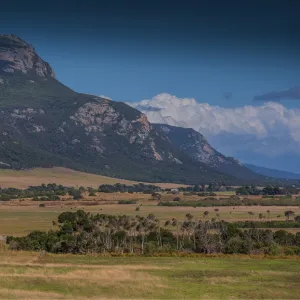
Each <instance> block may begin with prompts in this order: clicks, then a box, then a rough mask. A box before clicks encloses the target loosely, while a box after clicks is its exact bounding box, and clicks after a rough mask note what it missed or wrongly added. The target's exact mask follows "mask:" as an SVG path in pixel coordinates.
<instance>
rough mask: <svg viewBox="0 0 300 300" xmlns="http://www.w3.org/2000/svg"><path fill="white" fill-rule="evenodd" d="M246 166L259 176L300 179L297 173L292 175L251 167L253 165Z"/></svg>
mask: <svg viewBox="0 0 300 300" xmlns="http://www.w3.org/2000/svg"><path fill="white" fill-rule="evenodd" d="M245 166H246V167H247V168H248V169H250V170H252V171H253V172H255V173H257V174H259V175H263V176H268V177H273V178H279V179H300V174H296V173H292V172H286V171H281V170H276V169H269V168H264V167H258V166H255V165H251V164H245Z"/></svg>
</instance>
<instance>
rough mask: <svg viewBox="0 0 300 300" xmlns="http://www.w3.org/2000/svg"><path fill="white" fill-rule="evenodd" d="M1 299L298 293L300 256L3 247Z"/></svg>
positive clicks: (285, 295)
mask: <svg viewBox="0 0 300 300" xmlns="http://www.w3.org/2000/svg"><path fill="white" fill-rule="evenodd" d="M0 257H1V260H0V299H87V298H89V299H299V294H300V285H299V280H300V277H299V276H300V273H299V270H300V260H299V258H296V257H289V258H284V259H283V258H276V259H275V258H262V257H256V258H251V257H249V256H230V255H227V256H224V255H221V256H218V257H207V256H206V257H204V256H196V255H195V256H194V257H104V256H89V255H72V254H71V255H50V254H46V255H45V256H43V257H40V255H39V253H31V252H21V251H20V252H11V251H7V250H2V251H0Z"/></svg>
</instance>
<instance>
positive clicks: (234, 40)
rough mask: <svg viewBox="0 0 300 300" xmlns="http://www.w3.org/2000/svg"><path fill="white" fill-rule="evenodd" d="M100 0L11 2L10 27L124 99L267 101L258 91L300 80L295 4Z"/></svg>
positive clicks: (3, 16) (1, 16) (72, 78)
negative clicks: (68, 5) (61, 5)
mask: <svg viewBox="0 0 300 300" xmlns="http://www.w3.org/2000/svg"><path fill="white" fill-rule="evenodd" d="M233 2H234V1H233ZM233 2H232V3H233ZM95 3H96V2H95ZM95 3H93V5H94V6H90V7H89V6H88V5H86V6H84V7H81V8H80V7H79V8H78V11H72V12H67V11H64V12H63V13H57V12H52V11H51V10H50V9H49V11H45V10H44V11H41V12H38V11H35V10H34V6H32V7H31V8H30V5H29V4H28V3H27V6H26V8H27V10H28V12H27V13H24V12H18V11H16V8H15V10H14V8H13V7H10V8H8V9H7V11H5V9H3V10H2V13H0V20H1V21H0V25H1V31H2V32H3V33H14V34H16V35H19V36H20V37H21V38H23V39H25V40H26V41H28V42H29V43H31V44H33V45H34V46H35V47H36V49H37V51H38V53H39V54H40V55H41V56H42V58H44V59H45V60H46V61H48V62H49V63H50V64H51V66H52V67H53V69H54V71H55V72H56V74H57V78H58V79H59V80H60V81H62V82H63V83H64V84H66V85H67V86H69V87H71V88H73V89H74V90H76V91H79V92H84V93H89V94H95V95H107V96H109V97H111V98H113V99H114V100H116V101H138V100H142V99H149V98H152V97H153V96H155V95H156V94H159V93H162V92H167V93H170V94H174V95H176V96H177V97H194V98H196V99H197V101H199V102H208V103H210V104H212V105H220V106H224V107H235V106H242V105H245V104H252V105H253V104H257V105H259V104H261V102H253V98H254V97H255V96H256V95H260V94H264V93H268V92H271V91H281V90H286V89H289V88H291V87H293V86H297V85H300V55H299V52H298V50H300V47H299V45H300V43H299V36H300V35H298V31H297V30H298V29H297V23H295V21H294V19H293V18H292V17H293V16H294V15H293V13H295V12H293V9H292V8H291V7H290V9H286V6H283V7H282V6H280V5H279V4H278V3H280V1H275V2H274V1H273V2H272V3H273V8H270V6H267V4H268V3H269V4H270V3H271V2H269V1H265V2H264V3H265V4H266V5H265V6H266V7H264V6H263V5H260V6H257V7H256V6H251V5H250V4H248V5H250V6H249V7H248V8H247V7H246V8H245V9H244V10H243V11H242V10H241V9H242V6H241V7H240V10H239V9H238V7H236V11H235V10H233V7H234V6H230V5H229V6H228V5H227V6H224V7H223V6H222V4H220V5H221V6H220V9H219V10H218V9H216V7H215V6H214V5H206V6H205V7H200V6H197V5H196V6H195V7H194V8H193V7H192V8H191V9H188V8H187V7H189V6H188V5H187V6H186V7H179V6H176V5H173V6H172V8H173V10H172V9H171V8H170V6H168V5H167V3H166V5H165V6H164V5H163V6H159V3H158V2H157V3H156V2H155V1H154V2H151V3H153V4H152V5H151V4H148V8H146V9H144V8H143V7H142V6H136V5H135V6H132V7H134V8H131V7H130V6H122V5H121V7H120V5H117V4H116V7H117V6H118V7H119V9H114V7H113V5H112V6H104V7H103V5H102V6H101V5H100V4H99V6H97V4H95ZM120 3H121V2H120V1H119V4H120ZM193 3H196V2H193ZM220 3H221V2H220ZM281 3H282V2H281ZM123 4H124V3H123ZM277 4H278V5H277ZM128 5H129V4H128ZM19 9H20V10H21V8H19ZM80 9H81V11H80ZM224 9H227V10H224ZM203 11H204V12H203ZM291 14H292V15H291ZM224 16H225V17H224ZM298 19H299V18H298ZM299 28H300V26H299ZM284 104H285V105H286V106H288V107H299V100H298V101H295V100H291V101H284Z"/></svg>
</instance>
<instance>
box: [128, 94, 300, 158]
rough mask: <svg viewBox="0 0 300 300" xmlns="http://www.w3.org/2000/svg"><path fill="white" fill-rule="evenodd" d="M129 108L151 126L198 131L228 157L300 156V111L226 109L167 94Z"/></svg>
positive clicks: (275, 105) (276, 107)
mask: <svg viewBox="0 0 300 300" xmlns="http://www.w3.org/2000/svg"><path fill="white" fill-rule="evenodd" d="M128 104H129V105H131V106H133V107H135V108H137V109H139V110H141V111H142V112H144V113H145V114H146V115H147V116H148V118H149V121H150V122H153V123H167V124H170V125H175V126H182V127H191V128H194V129H195V130H197V131H199V132H201V133H202V134H203V135H204V136H206V137H207V138H208V140H209V141H210V142H211V143H212V145H213V146H214V147H216V148H217V149H218V150H220V151H223V152H224V154H226V155H237V156H238V157H239V158H241V156H243V154H242V153H243V152H247V153H249V152H252V153H261V154H264V155H267V156H279V155H283V154H286V153H294V154H295V153H297V154H299V155H300V109H288V108H286V107H284V106H283V105H281V104H279V103H274V102H267V103H265V104H263V105H260V106H252V105H247V106H243V107H236V108H223V107H219V106H212V105H209V104H207V103H198V102H197V101H196V100H195V99H193V98H177V97H176V96H172V95H170V94H167V93H163V94H159V95H157V96H155V97H153V98H152V99H149V100H142V101H140V102H135V103H128ZM246 160H247V158H246Z"/></svg>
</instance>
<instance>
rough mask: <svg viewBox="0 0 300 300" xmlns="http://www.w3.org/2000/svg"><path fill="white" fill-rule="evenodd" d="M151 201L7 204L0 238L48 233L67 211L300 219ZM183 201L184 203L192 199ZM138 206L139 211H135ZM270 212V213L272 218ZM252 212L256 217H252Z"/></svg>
mask: <svg viewBox="0 0 300 300" xmlns="http://www.w3.org/2000/svg"><path fill="white" fill-rule="evenodd" d="M150 197H151V196H150V195H145V194H136V195H132V194H128V193H124V194H120V193H112V194H105V193H99V195H97V196H96V197H88V196H87V197H86V198H87V199H84V200H80V201H74V200H66V201H43V202H41V201H31V200H25V201H21V202H19V200H12V201H6V202H2V203H1V204H0V234H2V235H18V236H19V235H24V234H28V233H29V232H30V231H32V230H37V229H39V230H49V229H52V221H56V219H57V216H58V215H59V214H60V213H62V212H64V211H76V210H77V209H83V210H84V211H86V212H91V213H103V214H114V215H123V214H125V215H130V216H135V215H141V216H147V215H149V214H150V213H153V214H154V215H155V216H156V217H157V218H159V219H160V220H161V221H166V220H169V219H172V218H176V219H184V218H185V215H186V214H187V213H191V214H193V215H194V216H195V218H198V219H203V218H204V217H203V213H204V212H205V211H208V212H209V217H210V218H216V216H217V214H219V217H220V218H221V219H222V220H225V221H229V222H234V221H245V220H256V221H258V220H259V214H260V213H263V214H264V215H268V218H269V220H282V221H284V220H285V219H286V218H285V216H284V212H285V211H286V210H293V211H295V213H296V214H298V215H300V208H299V207H294V206H288V207H287V206H272V207H265V206H236V207H234V206H222V207H217V206H216V207H196V208H194V207H185V206H182V207H165V206H158V205H157V204H158V201H154V200H149V199H150ZM172 197H174V196H172ZM181 197H182V198H183V199H186V198H193V197H184V196H181ZM121 199H127V200H128V199H131V200H136V204H126V205H122V204H118V201H119V200H121ZM163 199H171V195H164V196H163ZM94 200H95V201H94ZM183 201H184V200H183ZM41 203H43V204H45V207H39V205H40V204H41ZM138 206H139V211H136V208H137V207H138ZM216 210H218V211H216ZM267 210H269V211H270V213H269V214H268V213H267ZM250 211H251V212H252V213H253V215H251V216H249V212H250ZM278 216H280V217H278ZM299 231H300V230H299Z"/></svg>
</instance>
